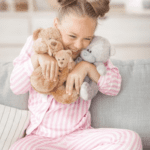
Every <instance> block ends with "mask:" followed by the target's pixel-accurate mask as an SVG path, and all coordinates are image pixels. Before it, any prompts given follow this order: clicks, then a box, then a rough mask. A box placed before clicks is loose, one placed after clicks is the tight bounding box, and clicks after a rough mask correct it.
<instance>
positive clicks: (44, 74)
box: [41, 65, 47, 78]
mask: <svg viewBox="0 0 150 150" xmlns="http://www.w3.org/2000/svg"><path fill="white" fill-rule="evenodd" d="M41 68H42V74H43V76H44V78H46V68H47V66H46V65H44V66H42V67H41Z"/></svg>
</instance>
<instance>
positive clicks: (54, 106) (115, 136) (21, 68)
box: [10, 0, 142, 150]
mask: <svg viewBox="0 0 150 150" xmlns="http://www.w3.org/2000/svg"><path fill="white" fill-rule="evenodd" d="M60 4H61V5H62V7H61V9H60V10H59V12H58V17H57V18H55V19H54V26H55V27H56V28H58V29H59V31H60V33H61V35H62V40H63V45H64V47H65V49H71V50H72V52H73V53H74V54H76V57H77V56H78V55H79V54H80V52H81V50H82V49H84V48H86V47H87V46H88V45H89V44H90V42H91V41H92V38H93V36H94V32H95V29H96V26H97V18H98V17H99V16H104V14H105V13H106V12H108V10H109V0H97V1H95V2H87V1H79V0H66V1H62V2H60ZM32 44H33V40H32V36H30V37H29V38H28V39H27V42H26V43H25V45H24V47H23V49H22V51H21V53H20V55H19V56H18V57H17V58H16V59H15V60H14V62H13V64H14V69H13V72H12V74H11V79H10V87H11V89H12V91H13V92H14V93H15V94H17V95H18V94H24V93H26V92H28V91H29V93H30V94H29V100H28V108H29V110H30V111H31V119H30V124H29V126H28V128H27V131H26V134H27V135H26V136H25V137H24V138H22V139H20V140H18V141H17V142H16V143H14V144H13V145H12V146H11V148H10V150H55V149H56V150H103V149H105V150H106V149H109V150H141V149H142V143H141V139H140V137H139V135H138V134H137V133H135V132H133V131H130V130H123V129H108V128H106V129H104V128H100V129H94V128H92V127H91V116H90V112H89V107H90V104H91V100H89V101H84V100H82V99H80V98H79V99H78V100H77V101H76V102H74V103H72V104H69V105H65V104H60V103H58V102H56V101H55V99H54V98H53V96H51V95H43V94H39V93H37V92H36V91H35V90H33V88H32V87H31V84H30V75H31V74H32V72H33V70H34V68H36V67H37V66H39V65H40V66H41V67H42V72H43V74H44V76H45V78H47V79H50V80H55V79H56V78H57V76H58V66H57V62H56V60H55V59H54V58H53V57H50V56H48V55H46V54H38V55H35V54H33V52H32ZM106 67H107V74H106V75H105V76H100V75H99V74H98V72H97V70H96V67H95V66H94V65H93V64H90V63H88V62H84V61H83V62H80V63H79V64H78V65H76V67H75V68H74V70H73V71H72V72H71V73H70V74H69V76H68V78H67V83H66V92H67V93H68V94H71V93H72V89H73V86H75V88H76V90H77V92H78V93H79V89H80V86H81V84H82V82H83V80H84V78H85V76H86V75H88V76H89V77H90V78H91V79H92V80H93V81H95V82H96V83H97V86H98V87H99V91H100V92H102V93H103V94H107V95H111V96H115V95H117V94H118V92H119V91H120V85H121V76H120V74H119V71H118V69H117V68H116V67H115V66H114V65H113V64H112V63H111V62H110V60H109V61H108V62H107V64H106Z"/></svg>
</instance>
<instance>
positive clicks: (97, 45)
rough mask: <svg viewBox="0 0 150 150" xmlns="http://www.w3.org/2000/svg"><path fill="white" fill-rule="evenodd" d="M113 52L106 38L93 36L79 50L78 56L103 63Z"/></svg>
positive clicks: (91, 61)
mask: <svg viewBox="0 0 150 150" xmlns="http://www.w3.org/2000/svg"><path fill="white" fill-rule="evenodd" d="M114 53H115V50H114V48H113V46H112V45H111V44H110V43H109V41H108V40H107V39H105V38H103V37H101V36H95V37H94V38H93V40H92V42H91V43H90V45H89V46H88V47H87V48H86V49H84V50H83V51H82V52H81V54H80V56H81V57H82V59H83V60H85V61H88V62H90V63H95V62H103V63H105V62H106V61H107V60H108V59H109V58H110V56H112V55H114Z"/></svg>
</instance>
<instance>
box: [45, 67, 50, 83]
mask: <svg viewBox="0 0 150 150" xmlns="http://www.w3.org/2000/svg"><path fill="white" fill-rule="evenodd" d="M50 69H51V67H50V65H47V67H46V79H48V80H49V78H50Z"/></svg>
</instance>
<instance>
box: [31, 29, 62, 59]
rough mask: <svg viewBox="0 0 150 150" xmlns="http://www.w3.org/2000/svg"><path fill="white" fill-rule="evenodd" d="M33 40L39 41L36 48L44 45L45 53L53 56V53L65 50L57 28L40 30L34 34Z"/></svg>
mask: <svg viewBox="0 0 150 150" xmlns="http://www.w3.org/2000/svg"><path fill="white" fill-rule="evenodd" d="M33 40H34V41H38V42H37V43H38V44H36V47H38V46H39V47H40V45H41V43H42V44H43V49H44V50H43V52H44V53H46V51H47V53H48V54H49V55H50V56H52V54H53V52H57V51H59V50H62V49H64V48H63V44H62V37H61V34H60V32H59V30H58V29H57V28H54V27H50V28H46V29H43V28H39V29H37V30H35V31H34V32H33Z"/></svg>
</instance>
